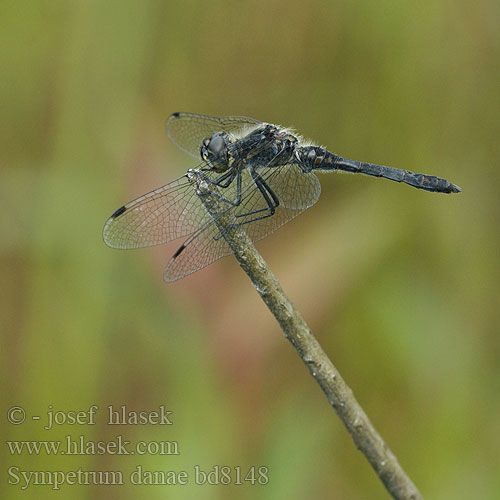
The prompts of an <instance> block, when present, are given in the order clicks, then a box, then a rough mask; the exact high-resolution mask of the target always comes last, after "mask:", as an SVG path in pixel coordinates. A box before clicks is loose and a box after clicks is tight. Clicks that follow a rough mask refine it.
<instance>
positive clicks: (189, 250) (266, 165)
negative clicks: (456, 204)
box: [103, 112, 461, 282]
mask: <svg viewBox="0 0 500 500" xmlns="http://www.w3.org/2000/svg"><path fill="white" fill-rule="evenodd" d="M166 128H167V134H168V137H169V138H170V140H171V141H172V142H173V143H174V144H175V145H176V146H178V147H179V148H180V149H181V150H182V151H184V152H185V153H187V154H188V155H190V156H192V157H194V158H196V159H197V160H198V161H200V160H201V163H199V164H198V166H197V167H196V168H195V169H190V170H188V172H187V173H186V174H185V175H183V176H182V177H180V178H178V179H176V180H174V181H173V182H170V183H169V184H166V185H165V186H162V187H160V188H158V189H155V190H154V191H151V192H150V193H147V194H144V195H142V196H139V198H136V199H135V200H133V201H130V202H129V203H127V204H125V205H123V206H121V207H120V208H119V209H118V210H116V211H115V212H114V213H113V214H112V215H111V216H110V217H109V219H108V220H107V222H106V224H105V226H104V230H103V238H104V242H105V243H106V244H107V245H108V246H110V247H112V248H118V249H132V248H142V247H149V246H153V245H161V244H164V243H167V242H169V241H173V240H176V239H178V238H183V237H184V238H186V239H185V241H184V243H183V244H182V245H181V246H180V247H179V249H178V250H177V251H176V252H175V253H174V255H173V256H172V258H171V259H170V261H169V263H168V265H167V266H166V268H165V271H164V274H163V277H164V280H165V281H167V282H172V281H175V280H178V279H180V278H183V277H185V276H187V275H189V274H191V273H193V272H195V271H198V270H200V269H202V268H204V267H205V266H208V265H209V264H211V263H213V262H215V261H216V260H218V259H220V258H221V257H224V256H226V255H230V254H231V253H232V250H231V248H230V247H229V245H228V243H227V242H226V241H225V239H224V238H223V237H221V233H220V230H219V229H218V225H217V220H216V218H217V217H219V216H220V217H221V216H222V215H224V216H226V217H227V216H230V217H231V220H232V221H234V223H233V226H240V227H241V228H242V229H243V230H244V231H245V232H246V233H247V235H248V236H249V240H250V241H253V242H255V241H258V240H260V239H262V238H265V237H266V236H268V235H270V234H271V233H273V232H274V231H275V230H276V229H278V228H279V227H281V226H282V225H283V224H286V223H287V222H289V221H290V220H292V219H293V218H294V217H296V216H297V215H299V214H300V213H302V212H304V211H305V210H306V209H308V208H309V207H311V206H312V205H314V204H315V203H316V201H317V200H318V198H319V195H320V192H321V185H320V182H319V179H318V176H317V175H316V174H317V173H318V172H330V171H345V172H351V173H361V174H366V175H370V176H374V177H383V178H385V179H389V180H392V181H396V182H402V183H405V184H408V185H409V186H412V187H414V188H417V189H423V190H426V191H432V192H438V193H459V192H460V191H461V189H460V188H459V187H458V186H456V185H454V184H452V183H450V182H448V181H447V180H446V179H442V178H440V177H436V176H433V175H428V174H417V173H414V172H410V171H408V170H403V169H399V168H392V167H386V166H382V165H375V164H372V163H365V162H360V161H356V160H349V159H347V158H343V157H341V156H339V155H336V154H334V153H331V152H330V151H328V150H327V149H325V148H323V147H320V146H316V145H314V144H311V143H310V142H308V141H306V140H304V139H303V138H302V137H300V136H299V135H297V134H296V133H295V132H294V131H293V130H291V129H289V128H285V127H281V126H279V125H273V124H270V123H265V122H261V121H259V120H256V119H254V118H248V117H244V116H224V117H213V116H205V115H199V114H194V113H179V112H178V113H173V114H172V115H170V117H169V118H168V119H167V124H166ZM194 180H196V181H197V182H199V181H200V180H202V181H203V182H204V184H205V185H206V186H208V192H209V193H210V194H211V195H213V196H215V198H216V199H217V201H218V204H219V206H220V212H219V213H218V214H211V213H209V211H208V210H207V209H206V207H205V204H204V203H203V200H202V193H200V191H199V190H198V189H197V188H196V182H194Z"/></svg>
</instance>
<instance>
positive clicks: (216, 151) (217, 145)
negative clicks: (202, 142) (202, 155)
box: [207, 133, 226, 156]
mask: <svg viewBox="0 0 500 500" xmlns="http://www.w3.org/2000/svg"><path fill="white" fill-rule="evenodd" d="M225 145H226V144H225V142H224V139H223V138H222V136H221V135H220V134H219V133H217V134H214V135H213V136H212V138H211V139H210V142H209V143H208V145H207V149H208V151H209V152H210V153H212V154H213V155H215V156H219V155H220V154H221V153H222V150H223V149H224V146H225Z"/></svg>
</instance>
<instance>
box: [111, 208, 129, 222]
mask: <svg viewBox="0 0 500 500" xmlns="http://www.w3.org/2000/svg"><path fill="white" fill-rule="evenodd" d="M125 210H127V209H126V208H125V205H123V207H120V208H119V209H118V210H117V211H116V212H114V213H113V215H112V216H111V219H116V218H117V217H119V216H120V215H121V214H122V213H123V212H125Z"/></svg>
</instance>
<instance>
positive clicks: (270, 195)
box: [235, 169, 280, 226]
mask: <svg viewBox="0 0 500 500" xmlns="http://www.w3.org/2000/svg"><path fill="white" fill-rule="evenodd" d="M250 173H251V175H252V179H253V180H254V182H255V185H256V186H257V188H258V189H259V191H260V193H261V195H262V197H263V198H264V200H265V202H266V203H267V207H265V208H258V209H256V210H250V211H249V212H245V213H243V214H237V215H236V217H248V216H249V215H255V214H258V213H262V212H267V213H266V214H264V215H260V216H259V217H254V218H253V219H250V220H247V221H244V222H239V223H237V224H235V225H236V226H242V225H243V224H250V222H255V221H256V220H260V219H265V218H267V217H271V215H274V213H275V211H276V208H277V207H278V206H279V204H280V201H279V200H278V197H277V196H276V195H275V194H274V192H273V190H272V189H271V188H270V187H269V186H268V184H267V183H266V181H265V180H264V179H263V178H262V176H261V175H260V174H258V173H257V172H256V171H255V170H254V169H251V170H250Z"/></svg>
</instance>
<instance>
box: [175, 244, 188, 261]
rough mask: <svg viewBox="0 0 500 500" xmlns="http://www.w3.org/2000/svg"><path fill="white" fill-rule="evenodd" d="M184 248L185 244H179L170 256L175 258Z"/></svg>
mask: <svg viewBox="0 0 500 500" xmlns="http://www.w3.org/2000/svg"><path fill="white" fill-rule="evenodd" d="M185 248H186V246H185V245H181V246H180V247H179V248H178V249H177V251H176V252H175V253H174V255H173V256H172V259H175V258H176V257H178V256H179V255H180V253H181V252H182V251H183V250H184V249H185Z"/></svg>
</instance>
